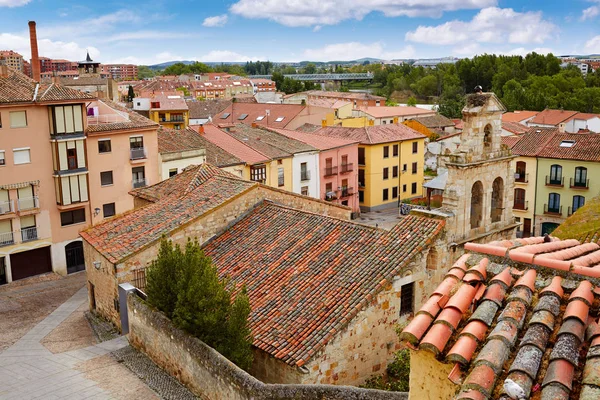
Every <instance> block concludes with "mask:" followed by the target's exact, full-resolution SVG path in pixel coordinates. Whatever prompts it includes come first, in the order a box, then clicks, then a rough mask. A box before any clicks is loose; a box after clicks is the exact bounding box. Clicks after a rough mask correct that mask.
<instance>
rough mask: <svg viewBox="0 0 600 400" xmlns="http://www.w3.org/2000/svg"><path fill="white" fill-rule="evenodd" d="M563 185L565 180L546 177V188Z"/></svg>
mask: <svg viewBox="0 0 600 400" xmlns="http://www.w3.org/2000/svg"><path fill="white" fill-rule="evenodd" d="M564 185H565V178H559V179H551V178H550V176H548V175H546V186H554V187H563V186H564Z"/></svg>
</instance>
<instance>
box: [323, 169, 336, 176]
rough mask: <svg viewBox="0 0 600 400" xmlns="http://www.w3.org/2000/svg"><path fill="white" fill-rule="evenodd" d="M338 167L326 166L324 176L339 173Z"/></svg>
mask: <svg viewBox="0 0 600 400" xmlns="http://www.w3.org/2000/svg"><path fill="white" fill-rule="evenodd" d="M337 173H338V167H325V174H324V175H323V176H333V175H337Z"/></svg>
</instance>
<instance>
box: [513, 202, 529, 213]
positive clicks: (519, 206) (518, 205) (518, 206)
mask: <svg viewBox="0 0 600 400" xmlns="http://www.w3.org/2000/svg"><path fill="white" fill-rule="evenodd" d="M528 209H529V201H515V204H514V205H513V210H520V211H527V210H528Z"/></svg>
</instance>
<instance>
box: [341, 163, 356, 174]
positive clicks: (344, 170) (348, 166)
mask: <svg viewBox="0 0 600 400" xmlns="http://www.w3.org/2000/svg"><path fill="white" fill-rule="evenodd" d="M352 171H354V165H353V164H352V163H349V164H342V169H341V173H342V174H346V173H348V172H352Z"/></svg>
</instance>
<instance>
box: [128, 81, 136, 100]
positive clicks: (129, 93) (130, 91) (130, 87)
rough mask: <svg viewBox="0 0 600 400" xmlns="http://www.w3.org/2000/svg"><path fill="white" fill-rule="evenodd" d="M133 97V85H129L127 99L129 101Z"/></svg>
mask: <svg viewBox="0 0 600 400" xmlns="http://www.w3.org/2000/svg"><path fill="white" fill-rule="evenodd" d="M134 97H135V92H134V91H133V86H131V85H129V87H128V88H127V101H128V102H129V103H131V102H132V101H133V98H134Z"/></svg>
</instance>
